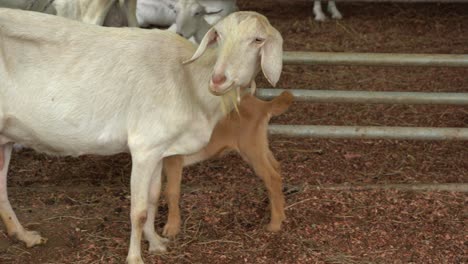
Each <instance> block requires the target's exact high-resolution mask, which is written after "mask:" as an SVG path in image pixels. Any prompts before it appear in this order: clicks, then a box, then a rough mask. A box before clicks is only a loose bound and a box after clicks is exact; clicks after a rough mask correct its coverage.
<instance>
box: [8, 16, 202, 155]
mask: <svg viewBox="0 0 468 264" xmlns="http://www.w3.org/2000/svg"><path fill="white" fill-rule="evenodd" d="M0 38H1V39H2V41H1V42H0V79H1V80H2V81H1V82H0V117H1V116H4V117H6V119H3V120H0V134H3V135H5V136H7V137H9V138H11V139H13V140H14V141H16V142H20V143H25V144H26V145H30V146H31V145H32V144H33V143H34V144H37V145H36V146H33V147H35V148H36V149H39V150H42V151H45V152H49V153H58V154H70V153H68V152H67V151H68V150H74V151H76V152H77V153H71V154H80V153H97V154H108V153H115V152H119V151H123V149H121V148H122V147H123V146H125V144H126V141H125V140H126V138H125V137H126V133H127V130H128V127H131V126H135V123H138V122H149V121H148V120H146V121H145V120H142V118H149V117H150V116H153V119H152V122H155V123H158V122H160V123H163V122H166V121H167V120H160V119H161V118H164V117H165V116H170V113H171V112H173V110H172V109H174V108H176V109H183V108H184V107H186V106H185V105H187V101H189V100H190V98H188V97H190V93H188V92H187V91H185V90H184V89H190V87H188V88H187V86H190V85H188V84H189V83H190V80H188V78H190V73H188V72H187V71H188V69H190V68H189V67H183V66H182V61H183V60H184V59H187V58H189V57H190V56H191V54H192V53H193V52H194V50H195V47H193V45H192V44H191V43H189V42H187V41H186V40H185V39H183V38H181V37H179V36H177V35H175V34H173V33H170V32H163V31H160V30H151V31H150V30H142V29H128V28H104V27H98V26H94V25H88V24H84V23H80V22H76V21H72V20H68V19H65V18H60V17H55V16H50V15H44V14H40V13H35V12H27V11H19V10H8V9H0ZM190 67H194V66H193V65H192V66H190ZM187 73H188V74H187ZM154 112H157V113H158V115H156V116H154V115H153V114H152V113H154ZM158 118H159V119H158ZM2 129H3V131H1V130H2ZM77 135H79V137H77ZM108 141H119V144H120V145H119V144H107V143H108ZM99 143H102V144H103V145H107V146H112V147H115V148H116V149H102V148H100V145H99ZM66 144H68V145H66ZM58 146H60V148H61V149H58V148H59V147H58ZM90 146H94V148H96V149H89V147H90ZM67 149H68V150H67Z"/></svg>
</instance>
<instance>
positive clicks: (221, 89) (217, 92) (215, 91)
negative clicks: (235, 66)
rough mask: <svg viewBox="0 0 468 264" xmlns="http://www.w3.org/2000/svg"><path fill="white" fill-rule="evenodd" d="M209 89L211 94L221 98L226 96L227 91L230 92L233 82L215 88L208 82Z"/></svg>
mask: <svg viewBox="0 0 468 264" xmlns="http://www.w3.org/2000/svg"><path fill="white" fill-rule="evenodd" d="M209 87H210V88H209V90H210V93H211V94H213V95H216V96H221V95H225V94H227V93H228V92H229V91H231V90H232V88H233V87H234V81H229V82H226V83H223V84H222V85H221V86H216V85H214V84H213V83H212V82H210V86H209Z"/></svg>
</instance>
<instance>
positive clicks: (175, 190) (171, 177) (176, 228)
mask: <svg viewBox="0 0 468 264" xmlns="http://www.w3.org/2000/svg"><path fill="white" fill-rule="evenodd" d="M183 162H184V160H183V157H182V156H179V155H177V156H172V157H167V158H165V159H164V168H163V171H164V174H165V175H166V178H167V184H166V190H165V193H166V199H167V205H168V207H169V210H168V215H167V223H166V225H165V226H164V231H163V235H164V236H166V237H170V238H173V237H175V236H176V235H177V234H179V232H180V222H181V220H180V208H179V200H180V184H181V181H182V168H183Z"/></svg>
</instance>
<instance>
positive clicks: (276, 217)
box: [249, 155, 286, 232]
mask: <svg viewBox="0 0 468 264" xmlns="http://www.w3.org/2000/svg"><path fill="white" fill-rule="evenodd" d="M249 161H250V163H251V164H252V166H253V168H254V170H255V173H256V174H257V175H258V176H259V177H260V178H261V179H262V180H263V183H264V184H265V187H266V189H267V191H268V197H269V199H270V209H271V219H270V223H269V224H268V226H267V230H268V231H272V232H276V231H279V230H280V229H281V223H282V222H283V220H284V219H285V218H286V217H285V214H284V196H283V191H282V189H283V185H282V179H281V175H280V174H279V173H278V171H276V170H275V169H274V164H272V163H271V162H270V158H269V157H268V156H267V155H259V156H252V157H249ZM275 161H276V160H275Z"/></svg>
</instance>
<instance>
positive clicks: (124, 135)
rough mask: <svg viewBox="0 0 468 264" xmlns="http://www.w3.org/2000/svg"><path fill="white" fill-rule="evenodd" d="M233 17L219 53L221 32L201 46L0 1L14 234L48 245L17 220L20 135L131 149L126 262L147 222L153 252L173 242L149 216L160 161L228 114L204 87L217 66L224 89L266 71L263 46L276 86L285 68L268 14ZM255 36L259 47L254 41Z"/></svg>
mask: <svg viewBox="0 0 468 264" xmlns="http://www.w3.org/2000/svg"><path fill="white" fill-rule="evenodd" d="M225 21H226V22H224V21H223V23H218V24H217V25H216V27H217V28H218V29H219V30H221V31H220V34H221V35H223V36H224V37H223V39H222V40H219V43H220V49H219V58H217V56H216V53H217V51H216V50H215V49H206V48H207V46H208V45H209V44H210V43H213V41H217V38H216V36H217V35H216V34H214V32H215V31H214V30H215V29H213V30H211V32H210V33H209V34H207V37H206V40H205V39H204V40H203V41H202V45H200V47H199V48H198V50H197V51H195V46H194V45H192V44H191V43H189V42H188V41H186V40H185V39H183V38H181V37H179V36H177V35H175V34H173V33H170V32H166V31H160V30H151V31H148V30H141V29H129V28H125V29H114V28H102V27H95V26H92V25H87V24H84V23H78V22H74V21H71V20H67V19H63V18H57V17H54V16H48V15H43V14H39V13H34V12H24V11H15V10H8V9H0V37H1V39H2V42H0V58H1V60H0V79H1V80H2V82H1V83H0V151H1V154H2V155H0V157H1V162H0V163H2V164H0V169H1V171H0V215H1V217H2V219H3V220H4V223H5V225H6V227H7V231H8V232H9V234H16V235H17V237H18V238H19V239H20V240H22V241H24V242H26V243H27V245H28V246H34V245H36V244H40V243H42V242H43V240H42V238H41V237H40V236H39V235H38V234H37V233H34V232H32V231H27V230H25V229H24V228H23V227H22V226H21V224H20V223H19V221H18V220H17V218H16V215H15V214H14V212H13V210H12V208H11V206H10V203H9V202H8V197H7V193H6V174H7V170H8V161H9V157H10V155H11V145H12V143H13V142H18V143H21V144H23V145H26V146H29V147H32V148H34V149H36V150H39V151H43V152H46V153H49V154H54V155H73V156H77V155H81V154H99V155H110V154H114V153H119V152H130V153H131V155H132V163H133V166H132V176H131V194H132V195H131V205H132V206H131V223H132V233H131V239H130V247H129V253H128V258H127V260H128V262H129V263H142V259H141V255H140V251H141V250H140V240H141V238H142V231H143V233H144V235H145V238H146V239H147V240H148V241H149V242H150V250H165V246H164V244H163V242H164V241H163V240H162V239H161V238H160V237H159V236H158V235H157V234H156V232H154V226H153V221H146V222H145V221H142V219H146V216H147V217H148V219H154V216H155V214H156V212H155V205H156V203H157V199H158V196H159V189H160V181H161V166H162V158H163V157H166V156H170V155H175V154H190V153H194V152H196V151H198V150H199V149H200V148H201V147H203V146H204V145H206V144H207V143H208V140H209V137H210V135H211V132H212V130H213V128H214V125H215V124H216V123H217V121H218V120H219V119H220V118H221V115H222V114H221V111H219V110H220V101H221V100H220V98H219V97H215V96H213V95H212V94H211V93H210V92H209V90H208V86H209V85H208V84H209V80H210V77H211V74H212V72H213V71H214V72H224V74H225V75H226V76H227V77H228V79H227V81H226V83H229V84H230V86H227V87H223V89H230V88H234V87H236V86H243V87H245V86H247V85H248V84H249V83H250V82H251V81H252V80H253V78H254V77H255V74H256V73H257V72H258V66H259V64H260V62H259V58H258V54H259V53H260V54H261V55H262V58H261V64H262V69H263V70H264V73H265V74H266V76H267V78H268V79H269V80H272V84H273V85H274V84H276V82H277V80H278V78H279V75H280V72H281V61H282V48H281V47H282V39H281V35H279V33H278V32H277V31H276V30H275V29H274V28H272V27H271V26H270V25H269V23H268V21H267V20H266V19H265V18H264V17H261V16H259V15H258V14H256V13H252V12H241V13H238V14H236V15H235V16H233V17H230V19H227V20H225ZM265 21H266V22H265ZM230 34H231V35H230ZM257 35H258V36H259V37H262V38H265V43H263V45H258V44H254V42H251V41H252V40H255V38H256V37H257ZM234 43H238V45H234ZM224 46H226V47H227V48H226V47H224ZM205 50H206V51H205ZM194 52H195V54H194ZM204 52H205V53H206V54H205V55H204V56H202V57H200V56H201V54H203V53H204ZM231 53H236V54H231ZM239 53H240V54H239ZM192 54H194V55H193V57H192V59H191V61H193V60H195V59H197V58H199V57H200V58H199V59H198V60H197V61H195V62H193V63H192V64H189V65H185V66H182V61H184V60H186V59H188V58H189V57H190V56H192ZM239 58H242V60H239ZM215 63H216V64H215ZM3 157H6V158H5V159H4V158H3ZM3 162H4V164H3ZM149 186H150V188H151V190H152V192H151V195H150V193H149ZM143 223H144V227H143V226H142V225H143Z"/></svg>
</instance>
